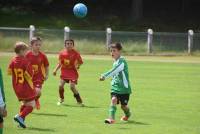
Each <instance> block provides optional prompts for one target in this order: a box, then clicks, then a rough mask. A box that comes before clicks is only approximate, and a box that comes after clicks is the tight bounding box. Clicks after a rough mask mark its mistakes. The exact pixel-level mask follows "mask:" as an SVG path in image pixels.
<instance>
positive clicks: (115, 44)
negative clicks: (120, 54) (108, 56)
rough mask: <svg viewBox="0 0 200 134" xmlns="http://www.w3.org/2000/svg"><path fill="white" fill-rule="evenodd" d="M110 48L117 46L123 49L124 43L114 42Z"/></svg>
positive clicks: (118, 48)
mask: <svg viewBox="0 0 200 134" xmlns="http://www.w3.org/2000/svg"><path fill="white" fill-rule="evenodd" d="M110 48H116V49H117V50H122V45H121V43H119V42H117V43H112V44H111V45H110Z"/></svg>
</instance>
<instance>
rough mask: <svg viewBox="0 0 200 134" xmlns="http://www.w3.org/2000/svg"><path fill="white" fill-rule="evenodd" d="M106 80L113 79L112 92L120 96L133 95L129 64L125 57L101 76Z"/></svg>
mask: <svg viewBox="0 0 200 134" xmlns="http://www.w3.org/2000/svg"><path fill="white" fill-rule="evenodd" d="M101 76H102V77H104V78H109V77H112V81H111V92H113V93H118V94H131V86H130V82H129V74H128V64H127V62H126V60H125V59H124V58H123V57H120V58H119V59H117V60H116V61H115V62H114V63H113V68H112V69H111V70H109V71H108V72H106V73H104V74H102V75H101Z"/></svg>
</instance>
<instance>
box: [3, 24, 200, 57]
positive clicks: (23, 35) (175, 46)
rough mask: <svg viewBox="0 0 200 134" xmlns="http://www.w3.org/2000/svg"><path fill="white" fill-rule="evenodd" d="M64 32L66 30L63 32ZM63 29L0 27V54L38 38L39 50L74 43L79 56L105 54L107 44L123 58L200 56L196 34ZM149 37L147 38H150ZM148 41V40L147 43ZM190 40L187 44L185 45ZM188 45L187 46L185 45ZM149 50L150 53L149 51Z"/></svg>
mask: <svg viewBox="0 0 200 134" xmlns="http://www.w3.org/2000/svg"><path fill="white" fill-rule="evenodd" d="M65 29H66V28H65ZM65 29H35V28H33V29H31V28H6V27H0V51H13V45H14V43H15V42H16V41H24V42H26V43H29V38H30V37H31V36H40V37H41V38H42V40H43V45H42V50H43V51H45V52H49V53H57V52H59V51H60V50H61V49H63V48H64V39H67V38H71V39H74V40H75V47H76V49H78V50H79V51H80V52H81V53H83V54H108V47H109V44H110V43H111V42H121V43H122V44H123V53H124V54H126V55H136V54H139V55H140V54H141V55H146V54H150V53H153V54H178V53H188V52H190V51H188V50H189V46H191V51H192V52H200V33H194V35H193V34H191V35H189V34H188V33H165V32H154V33H153V32H152V33H151V34H149V33H148V32H122V31H112V30H111V29H110V33H108V31H106V30H105V31H87V30H70V29H69V28H67V30H65ZM150 35H151V36H150ZM149 38H150V40H149ZM188 39H190V41H188ZM188 43H189V44H188ZM150 49H151V50H150Z"/></svg>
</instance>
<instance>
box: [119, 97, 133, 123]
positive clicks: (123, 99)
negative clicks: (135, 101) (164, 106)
mask: <svg viewBox="0 0 200 134" xmlns="http://www.w3.org/2000/svg"><path fill="white" fill-rule="evenodd" d="M119 98H120V102H121V109H122V110H123V112H124V116H122V118H121V120H122V121H128V118H129V117H130V116H131V112H130V109H129V107H128V101H129V94H123V95H120V97H119Z"/></svg>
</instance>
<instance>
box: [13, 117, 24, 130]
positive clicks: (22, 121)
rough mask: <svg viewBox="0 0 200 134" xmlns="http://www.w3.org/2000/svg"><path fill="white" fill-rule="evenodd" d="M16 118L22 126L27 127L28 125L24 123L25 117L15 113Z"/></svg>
mask: <svg viewBox="0 0 200 134" xmlns="http://www.w3.org/2000/svg"><path fill="white" fill-rule="evenodd" d="M14 120H15V121H16V122H18V123H19V126H20V127H22V128H26V125H25V123H24V119H23V118H22V117H20V116H19V115H18V114H17V115H15V117H14Z"/></svg>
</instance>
